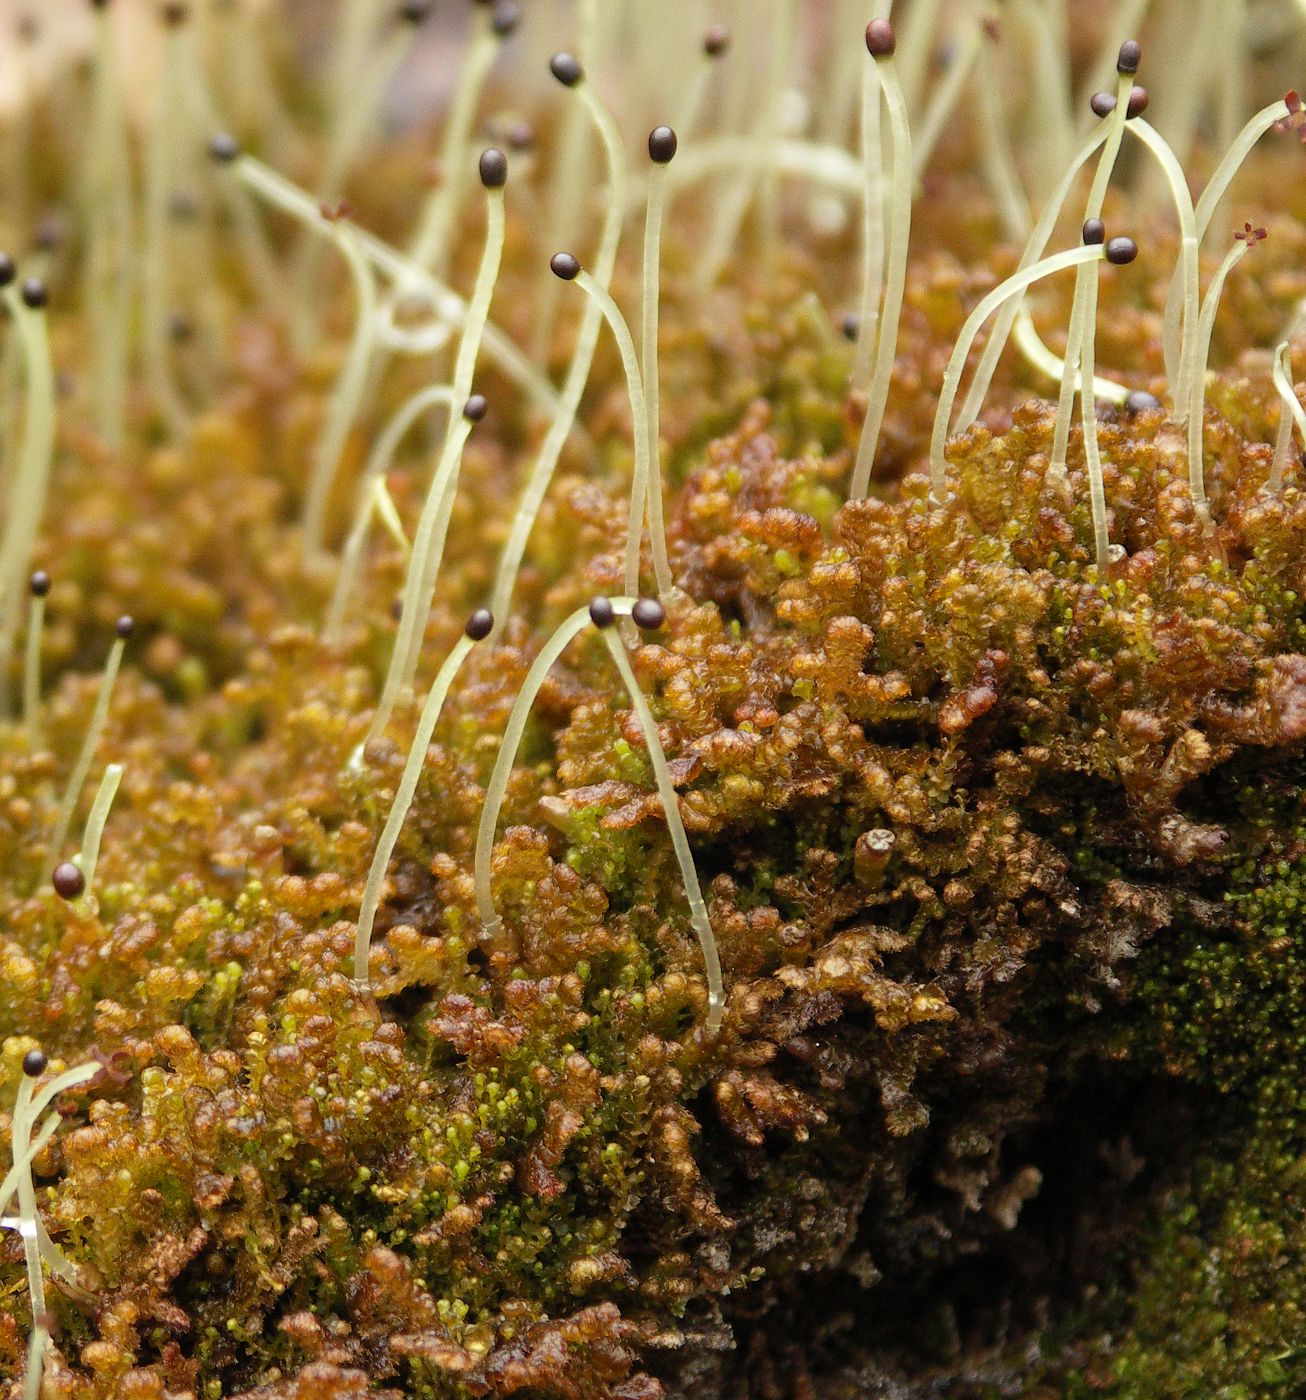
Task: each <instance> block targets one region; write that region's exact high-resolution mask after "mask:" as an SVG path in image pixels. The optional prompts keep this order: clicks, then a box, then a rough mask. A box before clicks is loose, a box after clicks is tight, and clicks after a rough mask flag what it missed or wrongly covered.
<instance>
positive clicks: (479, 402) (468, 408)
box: [463, 394, 490, 423]
mask: <svg viewBox="0 0 1306 1400" xmlns="http://www.w3.org/2000/svg"><path fill="white" fill-rule="evenodd" d="M489 411H490V405H489V402H488V401H487V400H486V397H485V395H484V394H473V395H472V396H471V398H470V399H468V400H467V402H466V403H465V404H463V417H464V418H466V419H467V421H468V422H469V423H479V422H480V421H481V419H482V418H484V417H485V415H486V414H487V413H488V412H489Z"/></svg>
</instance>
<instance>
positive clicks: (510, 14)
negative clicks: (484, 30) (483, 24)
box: [490, 0, 521, 39]
mask: <svg viewBox="0 0 1306 1400" xmlns="http://www.w3.org/2000/svg"><path fill="white" fill-rule="evenodd" d="M520 23H521V6H520V5H518V4H517V0H499V3H498V4H497V5H495V7H494V13H493V14H492V15H491V16H490V28H491V29H493V30H494V32H495V33H496V34H497V35H498V36H499V38H500V39H506V38H507V37H508V36H509V35H510V34H511V33H512V32H513V31H514V30H515V29H516V28H517V26H518V25H519V24H520Z"/></svg>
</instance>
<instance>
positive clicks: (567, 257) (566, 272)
mask: <svg viewBox="0 0 1306 1400" xmlns="http://www.w3.org/2000/svg"><path fill="white" fill-rule="evenodd" d="M549 266H550V268H552V269H553V275H554V276H555V277H560V278H561V279H562V280H563V281H564V282H574V281H575V280H576V278H578V277H579V276H580V259H579V258H577V257H576V256H575V254H573V253H554V255H553V256H552V257H551V258H550V259H549Z"/></svg>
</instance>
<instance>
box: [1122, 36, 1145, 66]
mask: <svg viewBox="0 0 1306 1400" xmlns="http://www.w3.org/2000/svg"><path fill="white" fill-rule="evenodd" d="M1142 61H1143V46H1142V45H1141V44H1140V43H1139V42H1138V40H1137V39H1126V40H1125V42H1124V43H1123V44H1121V45H1120V53H1119V55H1118V56H1117V58H1116V72H1117V73H1137V72H1138V65H1139V64H1140V63H1142Z"/></svg>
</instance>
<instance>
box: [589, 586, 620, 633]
mask: <svg viewBox="0 0 1306 1400" xmlns="http://www.w3.org/2000/svg"><path fill="white" fill-rule="evenodd" d="M616 620H617V610H616V609H615V608H614V607H613V606H612V599H611V598H605V597H604V596H603V595H602V594H599V596H598V597H597V598H595V599H593V600H592V601H591V603H590V621H591V622H592V623H593V624H594V625H595V627H611V626H612V624H613V623H614V622H615V621H616Z"/></svg>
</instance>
